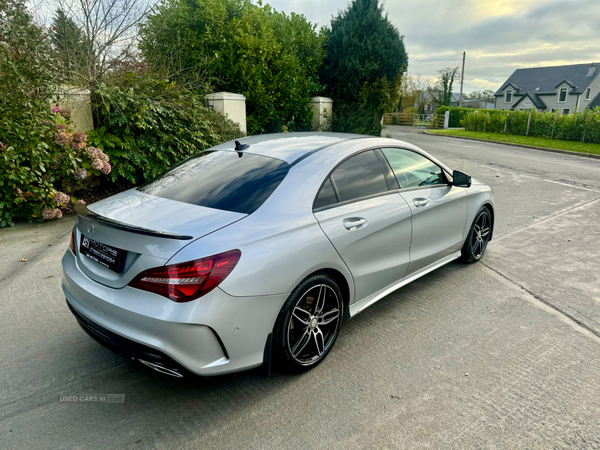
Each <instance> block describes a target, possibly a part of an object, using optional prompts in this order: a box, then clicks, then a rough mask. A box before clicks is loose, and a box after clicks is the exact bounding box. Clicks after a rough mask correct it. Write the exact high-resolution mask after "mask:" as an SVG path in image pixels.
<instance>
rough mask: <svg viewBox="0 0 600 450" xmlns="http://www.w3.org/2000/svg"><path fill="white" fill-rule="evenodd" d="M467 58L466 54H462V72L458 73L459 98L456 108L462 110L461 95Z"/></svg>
mask: <svg viewBox="0 0 600 450" xmlns="http://www.w3.org/2000/svg"><path fill="white" fill-rule="evenodd" d="M466 57H467V52H463V67H462V72H461V73H460V97H459V98H458V107H459V108H462V93H463V82H464V81H465V59H466Z"/></svg>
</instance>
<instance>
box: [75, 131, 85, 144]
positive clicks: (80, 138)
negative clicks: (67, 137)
mask: <svg viewBox="0 0 600 450" xmlns="http://www.w3.org/2000/svg"><path fill="white" fill-rule="evenodd" d="M86 139H87V136H86V134H85V133H84V132H83V131H76V132H75V133H73V142H85V140H86Z"/></svg>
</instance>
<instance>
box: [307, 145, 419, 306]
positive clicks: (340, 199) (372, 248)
mask: <svg viewBox="0 0 600 450" xmlns="http://www.w3.org/2000/svg"><path fill="white" fill-rule="evenodd" d="M386 171H389V174H388V173H386ZM397 188H398V186H397V183H396V181H395V178H394V177H393V174H392V173H391V170H389V166H388V165H387V163H386V161H385V159H384V158H383V155H382V154H381V151H380V150H375V151H374V150H368V151H363V152H361V153H358V154H356V155H353V156H352V157H350V158H348V159H346V160H345V161H344V162H342V163H341V164H340V165H339V166H338V167H337V168H336V169H335V170H334V171H333V173H332V174H331V176H330V177H328V178H327V179H326V180H325V182H324V184H323V186H322V187H321V190H320V191H319V194H318V195H317V198H316V199H315V204H314V214H315V217H316V218H317V220H318V221H319V225H320V226H321V228H322V230H323V232H324V233H325V234H326V235H327V237H328V238H329V240H330V241H331V242H332V244H333V245H334V247H335V248H336V250H337V251H338V253H339V254H340V256H341V257H342V259H343V260H344V262H345V263H346V265H347V266H348V268H349V269H350V272H351V273H352V276H353V278H354V286H355V292H356V296H355V299H354V300H355V301H358V300H361V299H363V298H365V297H367V296H368V295H371V294H373V293H375V292H377V291H379V290H381V289H383V288H385V287H387V286H389V285H390V284H392V283H394V282H395V281H397V280H400V279H401V278H402V277H403V276H404V274H405V273H406V270H407V268H408V265H409V262H410V261H409V249H410V241H411V224H410V221H411V212H410V208H409V206H408V204H407V203H406V201H405V200H404V199H403V198H402V197H400V196H399V195H398V193H397ZM390 189H392V190H390Z"/></svg>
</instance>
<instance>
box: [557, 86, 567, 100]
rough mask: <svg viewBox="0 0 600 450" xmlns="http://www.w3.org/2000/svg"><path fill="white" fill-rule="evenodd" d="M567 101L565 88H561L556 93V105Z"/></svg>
mask: <svg viewBox="0 0 600 450" xmlns="http://www.w3.org/2000/svg"><path fill="white" fill-rule="evenodd" d="M566 101H567V88H561V89H560V92H559V93H558V103H564V102H566Z"/></svg>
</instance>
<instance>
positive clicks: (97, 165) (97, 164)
mask: <svg viewBox="0 0 600 450" xmlns="http://www.w3.org/2000/svg"><path fill="white" fill-rule="evenodd" d="M103 168H104V162H103V161H102V160H101V159H99V158H96V159H94V160H93V161H92V169H94V170H102V169H103Z"/></svg>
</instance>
